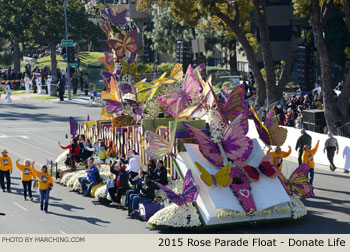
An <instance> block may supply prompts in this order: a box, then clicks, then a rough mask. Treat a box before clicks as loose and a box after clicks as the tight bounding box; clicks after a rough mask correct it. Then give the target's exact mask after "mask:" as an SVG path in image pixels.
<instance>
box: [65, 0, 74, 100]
mask: <svg viewBox="0 0 350 252" xmlns="http://www.w3.org/2000/svg"><path fill="white" fill-rule="evenodd" d="M64 24H65V30H66V40H68V21H67V0H64ZM66 54H67V71H66V76H67V77H68V78H67V79H66V80H67V81H68V100H72V97H71V86H70V67H69V62H68V47H67V46H66Z"/></svg>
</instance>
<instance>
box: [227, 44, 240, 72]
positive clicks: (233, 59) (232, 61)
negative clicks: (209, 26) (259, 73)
mask: <svg viewBox="0 0 350 252" xmlns="http://www.w3.org/2000/svg"><path fill="white" fill-rule="evenodd" d="M228 50H229V53H228V54H229V65H230V73H231V75H238V70H237V53H236V41H233V42H232V44H229V46H228Z"/></svg>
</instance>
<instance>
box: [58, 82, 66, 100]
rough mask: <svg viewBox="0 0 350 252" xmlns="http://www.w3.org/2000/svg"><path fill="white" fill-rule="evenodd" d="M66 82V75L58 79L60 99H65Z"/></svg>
mask: <svg viewBox="0 0 350 252" xmlns="http://www.w3.org/2000/svg"><path fill="white" fill-rule="evenodd" d="M65 86H66V83H65V81H64V77H62V76H61V78H59V79H58V95H59V97H60V101H64V91H65V88H66V87H65Z"/></svg>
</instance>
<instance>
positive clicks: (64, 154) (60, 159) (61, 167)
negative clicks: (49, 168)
mask: <svg viewBox="0 0 350 252" xmlns="http://www.w3.org/2000/svg"><path fill="white" fill-rule="evenodd" d="M68 153H69V151H68V150H66V151H64V152H62V153H61V154H60V155H59V156H58V157H57V158H56V160H55V161H56V162H57V169H58V170H59V171H64V170H68V169H70V167H69V166H67V165H66V164H65V163H64V162H65V161H66V159H67V154H68Z"/></svg>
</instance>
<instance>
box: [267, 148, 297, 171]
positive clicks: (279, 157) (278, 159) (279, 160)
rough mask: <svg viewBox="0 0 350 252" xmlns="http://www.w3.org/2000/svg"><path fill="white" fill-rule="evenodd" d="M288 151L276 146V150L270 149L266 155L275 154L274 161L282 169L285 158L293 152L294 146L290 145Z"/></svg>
mask: <svg viewBox="0 0 350 252" xmlns="http://www.w3.org/2000/svg"><path fill="white" fill-rule="evenodd" d="M288 148H289V150H288V151H282V150H281V147H280V146H276V148H275V151H270V150H268V151H267V152H266V155H267V154H269V153H271V154H272V156H273V163H274V164H275V165H276V166H277V167H278V168H279V169H280V171H282V168H283V158H286V157H288V156H289V155H290V153H291V152H292V148H291V147H290V146H288Z"/></svg>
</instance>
